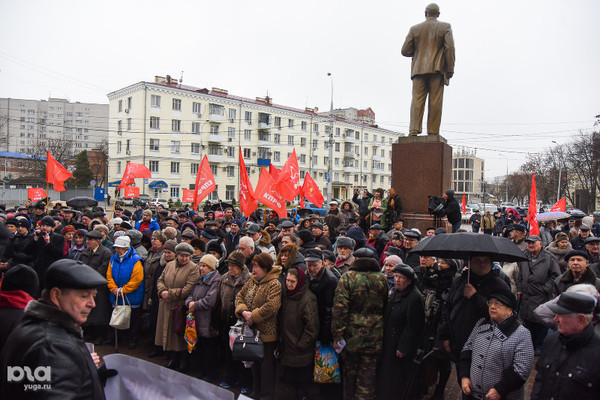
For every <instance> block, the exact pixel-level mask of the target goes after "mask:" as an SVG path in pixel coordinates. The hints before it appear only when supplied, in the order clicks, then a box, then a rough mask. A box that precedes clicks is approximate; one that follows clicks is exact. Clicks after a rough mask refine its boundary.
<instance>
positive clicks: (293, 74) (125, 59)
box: [0, 0, 600, 177]
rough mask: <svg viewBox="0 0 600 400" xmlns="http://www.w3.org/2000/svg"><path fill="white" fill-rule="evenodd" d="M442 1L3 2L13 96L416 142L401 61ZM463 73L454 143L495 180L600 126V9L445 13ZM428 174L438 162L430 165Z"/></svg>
mask: <svg viewBox="0 0 600 400" xmlns="http://www.w3.org/2000/svg"><path fill="white" fill-rule="evenodd" d="M427 4H428V2H427V1H422V2H421V1H413V0H410V1H408V0H404V1H398V0H395V1H372V2H365V1H356V0H346V1H313V0H307V1H302V2H286V1H259V0H254V1H224V0H221V1H210V2H208V1H191V0H190V1H177V0H173V1H168V2H167V1H123V0H120V1H113V0H105V1H96V2H91V1H67V0H63V1H61V0H54V1H41V0H39V1H27V0H20V1H10V0H0V97H13V98H25V99H47V98H48V97H49V96H52V97H66V98H68V99H69V100H71V101H81V102H97V103H107V102H108V99H107V97H106V94H107V93H109V92H111V91H114V90H117V89H120V88H122V87H124V86H127V85H130V84H133V83H136V82H139V81H152V80H153V79H154V76H155V75H163V76H164V75H166V74H170V75H171V76H174V77H177V78H180V76H181V71H183V83H184V84H187V85H192V86H199V87H207V88H211V87H219V88H224V89H228V90H229V93H231V94H235V95H240V96H245V97H250V98H254V97H256V96H261V97H262V96H264V95H266V94H267V93H268V94H269V96H271V97H272V98H273V99H274V102H275V103H278V104H283V105H287V106H291V107H298V108H304V107H305V106H310V107H314V106H317V107H319V109H320V110H323V111H326V110H329V103H330V94H331V86H330V80H329V78H328V77H327V73H328V72H331V73H332V75H333V82H334V96H333V100H334V107H335V108H345V107H357V108H366V107H371V108H372V109H373V110H374V111H375V113H376V119H377V122H378V123H379V124H380V125H381V126H383V127H385V128H389V129H392V130H395V131H399V132H403V133H407V131H408V119H409V108H410V100H411V81H410V59H409V58H405V57H402V55H401V54H400V48H401V47H402V43H403V42H404V38H405V37H406V34H407V33H408V30H409V28H410V26H412V25H415V24H417V23H419V22H421V21H422V20H424V9H425V6H426V5H427ZM438 4H439V6H440V9H441V15H440V18H439V19H440V20H441V21H446V22H450V23H451V24H452V29H453V32H454V40H455V44H456V68H455V75H454V78H453V79H452V80H451V81H450V86H448V87H446V90H445V96H444V97H445V98H444V113H443V117H442V127H441V130H442V136H444V137H445V138H446V139H448V141H449V143H450V144H451V145H452V146H454V149H455V150H457V149H458V148H459V147H461V146H465V147H468V148H469V149H470V150H476V151H477V155H478V156H480V157H482V158H484V159H485V160H486V161H487V162H486V175H487V176H488V177H493V176H498V175H504V174H505V172H506V167H507V162H508V163H509V170H510V171H511V172H512V171H514V170H516V169H517V168H518V166H519V165H520V164H521V163H522V162H523V161H524V160H525V159H526V156H527V153H530V152H539V151H543V150H544V149H547V148H548V147H550V146H551V145H552V141H553V140H554V141H556V142H557V143H564V142H567V141H569V140H570V137H571V135H572V134H573V133H575V132H577V131H579V130H584V131H590V130H591V129H592V128H593V123H594V116H595V115H597V114H600V102H599V98H600V79H598V73H599V71H600V51H599V49H600V43H599V39H600V24H599V23H598V15H600V2H599V1H597V0H571V1H563V0H545V1H542V0H539V1H523V0H504V1H481V0H472V1H462V0H461V1H439V2H438ZM424 161H426V160H424Z"/></svg>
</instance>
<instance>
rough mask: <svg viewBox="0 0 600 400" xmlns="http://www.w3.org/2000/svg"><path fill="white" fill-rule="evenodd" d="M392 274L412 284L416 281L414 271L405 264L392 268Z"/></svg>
mask: <svg viewBox="0 0 600 400" xmlns="http://www.w3.org/2000/svg"><path fill="white" fill-rule="evenodd" d="M394 273H399V274H402V275H404V276H405V277H407V278H408V279H410V280H411V281H413V282H414V281H415V280H416V279H417V276H416V274H415V270H414V269H412V267H411V266H410V265H407V264H396V266H395V267H394Z"/></svg>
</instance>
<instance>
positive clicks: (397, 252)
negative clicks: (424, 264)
mask: <svg viewBox="0 0 600 400" xmlns="http://www.w3.org/2000/svg"><path fill="white" fill-rule="evenodd" d="M384 253H385V254H386V255H388V256H398V257H402V249H401V248H399V247H395V246H389V247H388V248H387V249H386V250H385V252H384Z"/></svg>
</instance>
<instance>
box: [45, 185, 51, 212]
mask: <svg viewBox="0 0 600 400" xmlns="http://www.w3.org/2000/svg"><path fill="white" fill-rule="evenodd" d="M49 190H50V184H49V183H48V181H46V212H48V211H50V196H49V195H48V191H49Z"/></svg>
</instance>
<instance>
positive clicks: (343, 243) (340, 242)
mask: <svg viewBox="0 0 600 400" xmlns="http://www.w3.org/2000/svg"><path fill="white" fill-rule="evenodd" d="M354 245H355V242H354V239H352V238H349V237H346V236H340V237H338V238H337V240H336V241H335V246H336V248H340V247H347V248H349V249H350V250H352V251H354Z"/></svg>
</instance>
